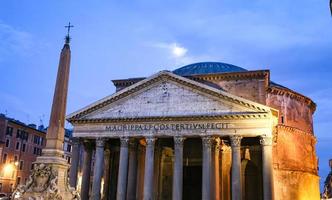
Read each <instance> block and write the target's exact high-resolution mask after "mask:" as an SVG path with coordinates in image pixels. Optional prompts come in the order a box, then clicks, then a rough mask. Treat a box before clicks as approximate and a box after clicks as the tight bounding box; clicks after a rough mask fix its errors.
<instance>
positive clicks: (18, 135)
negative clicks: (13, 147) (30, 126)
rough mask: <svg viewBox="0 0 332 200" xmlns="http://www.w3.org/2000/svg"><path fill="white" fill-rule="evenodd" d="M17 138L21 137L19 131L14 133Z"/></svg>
mask: <svg viewBox="0 0 332 200" xmlns="http://www.w3.org/2000/svg"><path fill="white" fill-rule="evenodd" d="M19 137H21V130H20V129H17V131H16V138H19Z"/></svg>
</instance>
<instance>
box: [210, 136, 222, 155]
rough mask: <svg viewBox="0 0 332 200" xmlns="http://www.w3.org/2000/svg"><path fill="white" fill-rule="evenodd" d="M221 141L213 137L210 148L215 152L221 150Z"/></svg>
mask: <svg viewBox="0 0 332 200" xmlns="http://www.w3.org/2000/svg"><path fill="white" fill-rule="evenodd" d="M220 144H221V139H220V138H219V137H214V140H213V142H212V148H213V150H214V151H215V152H217V151H220V149H221V146H220Z"/></svg>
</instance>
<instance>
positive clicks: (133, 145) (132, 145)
mask: <svg viewBox="0 0 332 200" xmlns="http://www.w3.org/2000/svg"><path fill="white" fill-rule="evenodd" d="M137 147H138V141H137V139H136V138H130V139H129V149H130V150H132V151H136V150H137Z"/></svg>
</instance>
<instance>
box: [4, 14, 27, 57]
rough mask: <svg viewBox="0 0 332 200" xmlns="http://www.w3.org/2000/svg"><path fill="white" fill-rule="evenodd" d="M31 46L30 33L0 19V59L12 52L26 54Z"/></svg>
mask: <svg viewBox="0 0 332 200" xmlns="http://www.w3.org/2000/svg"><path fill="white" fill-rule="evenodd" d="M32 47H33V39H32V35H31V34H30V33H28V32H26V31H21V30H19V29H17V28H14V27H13V26H10V25H8V24H5V23H3V22H1V21H0V61H1V60H3V59H4V58H5V57H6V56H8V55H12V54H13V53H15V54H18V55H27V54H29V53H30V52H31V51H29V50H30V49H31V48H32Z"/></svg>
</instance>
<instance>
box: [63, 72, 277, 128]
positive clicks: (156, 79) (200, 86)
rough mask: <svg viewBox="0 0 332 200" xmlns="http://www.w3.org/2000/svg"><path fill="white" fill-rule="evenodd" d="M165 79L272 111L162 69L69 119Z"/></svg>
mask: <svg viewBox="0 0 332 200" xmlns="http://www.w3.org/2000/svg"><path fill="white" fill-rule="evenodd" d="M163 81H173V82H176V83H178V84H180V85H183V86H186V87H189V88H192V89H194V90H199V91H200V92H202V93H205V94H208V95H212V96H215V97H218V98H219V99H221V100H225V101H228V102H231V103H234V104H237V105H239V106H242V107H245V108H248V109H249V110H252V111H253V112H256V113H258V114H259V113H266V114H269V113H271V110H272V109H271V108H270V107H267V106H265V105H262V104H258V103H255V102H252V101H249V100H246V99H243V98H241V97H237V96H235V95H232V94H229V93H227V92H224V91H221V90H219V89H216V88H213V87H210V86H207V85H205V84H202V83H199V82H197V81H193V80H190V79H188V78H185V77H181V76H178V75H175V74H173V73H171V72H169V71H161V72H159V73H157V74H155V75H152V76H151V77H149V78H146V79H144V80H141V81H139V82H137V83H135V84H133V85H131V86H129V87H127V88H125V89H123V90H120V91H118V92H116V93H114V94H113V95H110V96H107V97H105V98H103V99H101V100H99V101H97V102H95V103H93V104H91V105H89V106H87V107H85V108H83V109H81V110H79V111H77V112H74V113H72V114H70V115H68V116H67V120H68V121H70V122H74V121H75V122H77V121H78V120H84V119H83V117H84V116H85V115H87V114H89V113H91V112H94V111H96V110H98V109H101V108H103V107H105V106H107V105H109V104H111V103H114V102H116V101H118V100H120V99H122V98H125V97H128V96H130V95H132V94H134V93H135V92H138V91H140V90H144V89H145V88H147V87H149V86H151V85H153V84H156V83H157V82H163Z"/></svg>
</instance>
